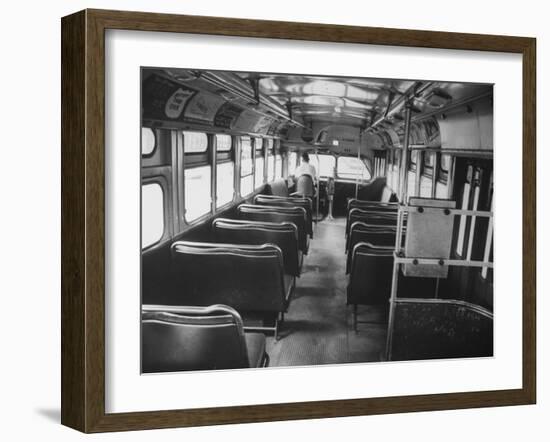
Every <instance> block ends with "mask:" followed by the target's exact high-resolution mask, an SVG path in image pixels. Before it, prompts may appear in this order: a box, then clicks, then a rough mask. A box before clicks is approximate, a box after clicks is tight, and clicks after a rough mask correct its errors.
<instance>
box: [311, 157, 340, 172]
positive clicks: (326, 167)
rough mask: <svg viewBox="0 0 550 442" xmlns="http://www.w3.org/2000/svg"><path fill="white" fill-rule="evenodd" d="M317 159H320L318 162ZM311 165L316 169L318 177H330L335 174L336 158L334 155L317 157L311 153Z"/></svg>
mask: <svg viewBox="0 0 550 442" xmlns="http://www.w3.org/2000/svg"><path fill="white" fill-rule="evenodd" d="M317 157H318V158H319V159H318V160H317ZM309 164H311V165H312V166H313V167H315V171H316V172H317V176H318V177H329V176H332V175H333V173H334V166H335V165H336V158H335V157H333V156H332V155H324V154H321V155H315V154H314V153H311V154H309Z"/></svg>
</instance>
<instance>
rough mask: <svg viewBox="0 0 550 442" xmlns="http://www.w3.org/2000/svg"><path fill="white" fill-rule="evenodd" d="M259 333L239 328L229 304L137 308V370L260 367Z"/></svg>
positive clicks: (263, 363) (266, 359)
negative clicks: (139, 362) (139, 333)
mask: <svg viewBox="0 0 550 442" xmlns="http://www.w3.org/2000/svg"><path fill="white" fill-rule="evenodd" d="M268 362H269V357H268V355H267V353H266V346H265V336H264V335H263V334H261V333H246V334H245V332H244V328H243V322H242V319H241V317H240V315H239V314H238V313H237V312H236V311H235V310H234V309H232V308H231V307H229V306H225V305H212V306H208V307H190V306H189V307H184V306H181V307H170V306H158V305H144V306H143V308H142V371H143V372H144V373H159V372H172V371H186V370H213V369H230V368H249V367H253V368H258V367H265V366H267V364H268Z"/></svg>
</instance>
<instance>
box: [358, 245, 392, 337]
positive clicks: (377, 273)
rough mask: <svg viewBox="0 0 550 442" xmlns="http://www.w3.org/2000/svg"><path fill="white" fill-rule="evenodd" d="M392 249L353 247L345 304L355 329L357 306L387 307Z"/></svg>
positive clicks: (390, 280) (390, 282) (366, 246)
mask: <svg viewBox="0 0 550 442" xmlns="http://www.w3.org/2000/svg"><path fill="white" fill-rule="evenodd" d="M392 272H393V247H383V246H374V245H372V244H369V243H366V242H360V243H358V244H356V245H355V247H354V248H353V253H352V262H351V271H350V276H349V281H348V287H347V304H348V305H353V306H354V309H353V323H354V327H355V329H356V330H357V305H387V304H388V301H389V299H390V294H391V284H392Z"/></svg>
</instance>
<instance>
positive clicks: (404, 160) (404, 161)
mask: <svg viewBox="0 0 550 442" xmlns="http://www.w3.org/2000/svg"><path fill="white" fill-rule="evenodd" d="M410 131H411V103H410V101H409V100H407V102H406V103H405V136H404V137H403V149H402V152H401V170H400V171H399V172H400V175H401V198H400V200H401V201H400V202H401V204H404V203H406V199H407V184H408V180H407V173H408V171H409V159H410V153H409V135H410Z"/></svg>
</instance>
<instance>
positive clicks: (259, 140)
mask: <svg viewBox="0 0 550 442" xmlns="http://www.w3.org/2000/svg"><path fill="white" fill-rule="evenodd" d="M269 141H273V140H266V142H267V147H268V149H269ZM263 144H264V140H263V138H254V148H255V149H256V150H262V147H263ZM271 146H273V143H272V144H271Z"/></svg>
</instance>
